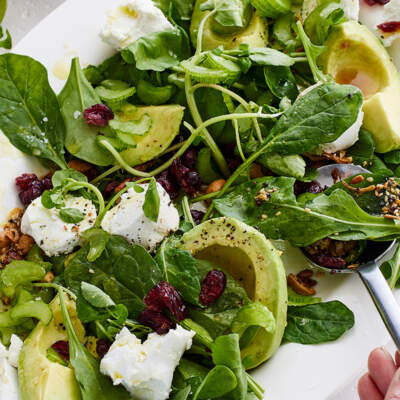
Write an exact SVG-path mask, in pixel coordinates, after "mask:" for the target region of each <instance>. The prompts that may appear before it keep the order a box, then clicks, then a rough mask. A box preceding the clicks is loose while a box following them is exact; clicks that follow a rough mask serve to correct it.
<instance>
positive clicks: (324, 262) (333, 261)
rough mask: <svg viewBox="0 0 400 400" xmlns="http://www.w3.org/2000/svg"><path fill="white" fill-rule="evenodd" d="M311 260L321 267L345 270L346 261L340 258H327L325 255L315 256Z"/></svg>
mask: <svg viewBox="0 0 400 400" xmlns="http://www.w3.org/2000/svg"><path fill="white" fill-rule="evenodd" d="M312 260H313V261H314V262H315V263H316V264H318V265H321V266H322V267H327V268H345V267H346V260H345V259H344V258H342V257H335V256H328V255H326V254H315V255H313V256H312Z"/></svg>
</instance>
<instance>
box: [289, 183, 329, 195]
mask: <svg viewBox="0 0 400 400" xmlns="http://www.w3.org/2000/svg"><path fill="white" fill-rule="evenodd" d="M323 191H324V189H323V188H322V186H321V185H320V184H319V183H318V182H317V181H312V182H300V181H296V182H295V184H294V194H295V195H296V196H298V195H300V194H302V193H315V194H317V193H321V192H323Z"/></svg>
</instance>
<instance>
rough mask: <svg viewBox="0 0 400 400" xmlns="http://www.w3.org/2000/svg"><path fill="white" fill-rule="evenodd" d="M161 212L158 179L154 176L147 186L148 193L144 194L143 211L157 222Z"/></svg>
mask: <svg viewBox="0 0 400 400" xmlns="http://www.w3.org/2000/svg"><path fill="white" fill-rule="evenodd" d="M159 212H160V196H159V194H158V190H157V183H156V180H155V179H154V178H152V179H151V180H150V183H149V186H148V187H147V190H146V194H145V195H144V203H143V213H144V215H145V216H146V217H147V218H149V219H151V220H152V221H154V222H157V220H158V214H159Z"/></svg>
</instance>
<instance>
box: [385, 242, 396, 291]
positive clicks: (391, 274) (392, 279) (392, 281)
mask: <svg viewBox="0 0 400 400" xmlns="http://www.w3.org/2000/svg"><path fill="white" fill-rule="evenodd" d="M381 271H382V273H383V275H384V276H385V278H386V279H387V280H388V284H389V287H390V288H391V289H394V288H395V287H398V286H399V283H400V282H399V279H400V246H397V249H396V252H395V253H394V255H393V257H392V259H391V260H389V261H386V262H384V263H383V264H382V265H381Z"/></svg>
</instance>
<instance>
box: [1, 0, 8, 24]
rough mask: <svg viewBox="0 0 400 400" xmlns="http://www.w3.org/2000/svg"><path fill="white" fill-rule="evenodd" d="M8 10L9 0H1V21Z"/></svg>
mask: <svg viewBox="0 0 400 400" xmlns="http://www.w3.org/2000/svg"><path fill="white" fill-rule="evenodd" d="M6 11H7V0H0V23H2V22H3V19H4V16H5V15H6Z"/></svg>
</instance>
